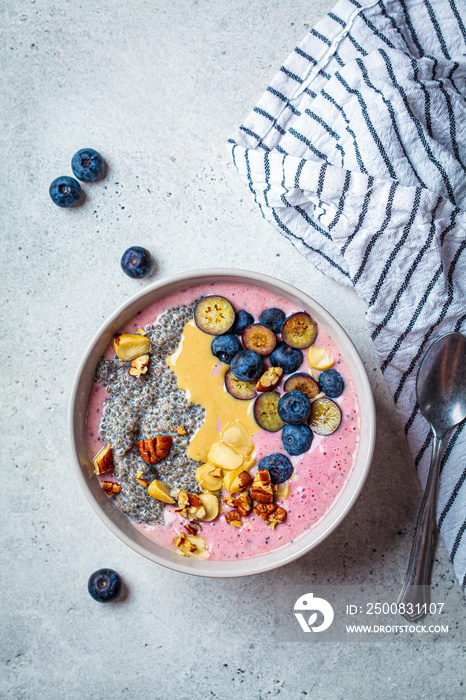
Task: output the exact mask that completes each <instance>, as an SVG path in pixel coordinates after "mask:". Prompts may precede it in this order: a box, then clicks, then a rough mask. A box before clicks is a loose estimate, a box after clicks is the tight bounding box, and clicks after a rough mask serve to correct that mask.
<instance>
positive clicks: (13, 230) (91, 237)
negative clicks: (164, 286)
mask: <svg viewBox="0 0 466 700" xmlns="http://www.w3.org/2000/svg"><path fill="white" fill-rule="evenodd" d="M332 4H333V3H331V2H327V1H326V0H316V2H314V3H310V2H307V1H305V0H293V2H289V1H288V2H284V1H283V0H237V1H236V2H234V3H231V2H225V1H217V2H215V1H214V0H211V1H210V2H208V1H207V0H193V1H192V0H170V2H169V1H168V0H161V1H160V2H155V1H152V2H149V1H146V2H144V1H143V0H129V1H127V2H124V1H123V0H120V1H118V0H100V1H99V2H95V1H91V0H73V1H68V0H62V1H61V2H53V1H52V0H42V1H39V0H29V1H28V0H9V1H8V2H7V3H6V2H5V3H2V8H1V18H0V26H1V29H0V32H1V42H0V52H1V65H2V70H1V74H0V80H1V85H2V87H1V93H2V99H1V100H0V111H1V129H0V140H1V145H2V150H3V160H2V167H1V168H0V192H1V231H2V234H1V235H2V239H3V251H4V252H3V255H2V257H1V261H0V264H1V266H2V277H1V278H2V291H1V297H2V303H1V311H0V313H1V314H2V317H3V320H2V331H3V332H2V336H1V339H0V343H1V353H2V355H1V356H2V371H1V375H2V385H3V397H4V398H3V401H2V417H3V423H4V428H3V439H2V440H1V443H0V450H1V464H2V468H3V479H2V488H1V492H0V498H1V507H2V532H3V544H2V550H1V570H2V574H3V579H4V583H3V596H2V598H3V602H2V625H1V627H2V648H1V662H2V666H3V670H2V671H1V673H0V675H1V677H2V682H1V685H0V695H1V697H5V698H34V699H36V698H47V699H49V698H51V699H52V700H54V699H55V698H57V699H58V698H66V699H70V700H74V699H81V698H97V697H103V698H110V697H112V698H113V697H127V698H149V697H150V698H152V697H154V698H163V699H164V700H165V699H167V698H169V699H171V698H176V699H177V700H184V699H185V698H186V699H187V698H194V699H195V700H197V699H198V698H199V699H202V700H204V699H205V698H210V697H217V698H229V699H231V700H234V699H235V698H254V699H256V698H268V697H281V698H300V697H305V696H306V695H307V696H310V697H314V698H319V700H326V699H327V698H329V699H332V700H334V699H336V698H345V700H346V699H347V698H358V699H360V698H363V699H364V698H373V697H376V698H407V697H409V698H460V697H464V687H463V680H462V678H463V677H464V641H465V640H464V638H461V636H460V635H456V636H455V635H453V636H452V637H451V638H450V640H449V641H445V640H441V639H438V640H436V641H432V640H431V641H428V642H422V643H421V642H417V641H416V642H415V641H406V640H405V641H403V640H398V641H393V642H388V643H378V642H377V643H372V644H365V643H362V644H357V643H341V644H337V643H331V644H325V643H316V644H314V645H312V646H309V645H307V644H299V643H294V644H293V643H288V644H285V643H280V642H277V641H275V640H274V637H273V609H274V608H273V602H274V591H275V586H276V584H277V583H279V584H283V583H284V582H290V583H302V582H303V581H309V582H312V581H320V582H326V581H328V582H332V583H338V582H346V583H354V582H371V581H374V582H380V581H382V582H384V581H387V582H395V584H396V583H397V582H400V583H401V580H402V577H403V573H404V569H405V565H406V561H407V556H408V552H409V546H410V536H411V533H412V530H413V526H414V522H415V516H416V512H417V508H418V506H419V501H420V489H419V485H418V482H417V477H416V475H415V472H414V467H413V465H412V462H411V459H410V457H409V454H408V451H407V446H406V443H405V440H404V436H403V434H402V432H401V430H400V428H399V426H398V424H397V421H396V417H395V415H394V410H393V406H392V402H391V398H390V396H389V395H388V392H387V390H386V387H385V384H384V381H383V379H382V377H381V375H380V372H379V370H378V368H377V366H376V363H375V357H374V353H373V350H372V346H371V342H370V339H369V335H368V333H367V331H366V328H365V325H364V309H363V307H362V304H361V303H360V302H359V300H358V299H357V298H356V297H355V296H354V295H353V294H352V293H351V292H349V291H347V290H343V289H342V288H341V287H339V286H338V285H337V284H335V283H334V282H332V281H329V280H326V279H325V278H324V277H323V276H322V275H321V274H320V273H318V272H317V271H316V270H315V269H314V268H313V267H312V266H311V265H309V263H308V262H307V261H306V260H304V259H303V258H302V257H300V255H299V254H298V253H297V252H296V251H295V250H294V248H293V247H292V246H291V244H290V243H289V242H287V241H286V240H285V239H283V238H281V237H280V235H279V234H278V233H277V232H276V231H275V230H274V229H272V228H271V227H270V226H269V224H267V223H266V222H264V221H263V220H262V219H261V216H260V213H259V212H258V210H257V209H256V208H255V206H254V204H253V202H252V201H251V199H250V197H249V194H248V191H247V190H246V188H245V187H244V185H243V184H242V182H241V181H240V179H239V177H238V176H237V174H236V172H235V170H234V168H233V166H232V164H231V163H230V161H229V158H228V154H227V151H226V148H225V142H226V140H227V138H228V137H229V136H230V135H231V134H232V133H233V131H234V130H235V128H236V126H237V125H238V124H239V123H240V122H241V121H242V119H243V117H244V116H245V115H246V113H247V112H248V111H249V110H250V109H251V108H252V107H253V105H254V103H255V100H256V99H257V98H258V96H259V95H260V93H261V92H262V90H263V89H264V88H265V86H266V85H267V84H268V81H269V80H270V78H271V77H272V76H273V74H274V73H275V71H276V70H277V69H278V68H279V67H280V65H281V62H282V61H283V60H284V58H285V57H286V55H287V53H288V52H289V51H290V50H291V49H292V48H293V47H294V46H295V45H296V43H297V42H298V41H299V40H300V39H301V37H302V36H303V34H304V33H305V32H306V31H307V29H308V28H309V27H310V26H312V24H313V23H314V22H315V21H317V20H318V19H319V18H320V17H321V16H322V14H324V12H326V11H328V10H329V9H330V8H331V5H332ZM85 146H91V147H93V148H96V149H97V150H98V151H100V152H101V153H102V154H103V155H104V157H105V159H106V161H107V163H108V174H107V177H106V179H104V180H103V181H102V182H99V183H96V184H93V185H88V186H85V190H86V201H85V203H84V205H83V206H80V207H79V208H76V209H73V210H61V209H59V208H58V207H56V206H54V205H53V203H52V202H51V200H50V199H49V196H48V186H49V184H50V182H51V181H52V180H53V179H54V178H55V177H57V176H58V175H64V174H71V171H70V160H71V156H72V155H73V153H74V152H75V151H76V150H78V149H79V148H82V147H85ZM134 244H139V245H144V246H146V247H148V248H149V249H150V250H151V252H152V253H153V255H154V257H155V259H156V260H157V271H156V278H157V279H160V278H162V277H163V276H165V275H168V274H171V273H175V272H179V271H181V270H188V269H195V268H199V267H209V266H211V267H214V266H215V267H228V266H234V267H240V268H245V269H251V270H259V271H263V272H266V273H268V274H271V275H275V276H277V277H279V278H282V279H286V280H287V281H289V282H291V283H292V284H294V285H296V286H297V287H300V288H301V289H303V290H304V291H306V292H307V293H309V294H310V295H311V296H314V297H315V298H316V299H317V300H318V301H319V302H320V303H321V304H323V305H325V306H326V307H327V309H328V310H329V311H330V312H331V313H332V314H333V315H334V316H335V317H336V318H337V319H338V320H339V321H340V323H342V325H343V326H344V327H345V329H346V330H347V331H348V333H349V335H350V336H351V338H352V339H353V341H354V342H355V344H356V346H357V347H358V349H359V351H360V353H361V355H362V357H363V359H364V362H365V365H366V367H367V369H368V373H369V375H370V378H371V381H372V385H373V389H374V393H375V398H376V403H377V412H378V421H379V423H378V439H377V448H376V455H375V459H374V464H373V468H372V471H371V473H370V475H369V478H368V481H367V483H366V486H365V488H364V491H363V493H362V495H361V496H360V498H359V500H358V502H357V504H356V506H355V507H354V509H353V510H352V512H351V513H350V515H349V516H348V517H347V519H346V520H345V521H344V523H343V524H342V525H341V526H340V528H339V529H338V530H337V531H336V532H335V533H334V534H333V535H332V536H331V537H330V538H329V539H328V540H326V542H325V543H324V544H322V545H321V546H320V547H318V548H317V549H316V550H314V551H313V552H311V553H310V554H308V555H307V556H306V557H304V558H302V559H301V560H299V561H297V562H295V563H294V564H291V565H289V566H287V567H285V568H283V569H281V570H279V571H276V572H271V573H267V574H263V575H260V576H256V577H251V578H248V579H245V580H222V581H215V580H207V579H206V580H201V579H195V578H191V577H187V576H184V575H181V574H177V573H175V572H172V571H169V570H165V569H163V568H161V567H158V566H157V565H155V564H153V563H151V562H149V561H146V560H145V559H143V558H142V557H140V556H139V555H137V554H135V553H133V552H132V551H131V550H129V549H128V548H127V547H126V546H125V545H123V544H122V543H121V542H120V541H119V540H118V539H116V538H115V537H114V536H113V535H112V534H111V533H110V532H109V531H107V529H106V528H105V526H104V525H103V524H102V523H101V522H100V520H99V519H98V518H97V516H96V515H94V513H93V512H92V510H91V508H90V507H89V505H88V504H87V502H86V500H85V498H84V496H83V495H82V493H81V492H80V490H79V488H78V485H77V482H76V480H75V477H74V474H73V472H72V468H71V462H70V457H69V454H68V445H67V436H66V409H67V401H68V396H69V392H70V387H71V383H72V378H73V374H74V372H75V369H76V367H77V365H78V362H79V359H80V357H81V355H82V353H83V351H84V350H85V348H86V346H87V344H88V342H89V341H90V339H91V338H92V336H93V335H94V333H95V332H96V330H97V329H98V327H99V326H100V325H101V323H102V321H103V320H104V319H105V317H106V316H107V315H108V314H109V313H110V312H112V311H113V310H114V309H115V308H116V307H117V306H118V305H119V304H120V303H122V302H123V301H124V300H125V299H126V298H127V297H128V296H130V295H132V294H133V293H135V292H137V291H138V290H139V289H141V288H143V287H144V286H145V285H146V284H147V283H148V282H147V281H142V282H135V281H132V280H130V279H129V278H127V277H126V276H125V275H123V273H122V272H121V270H120V267H119V260H120V257H121V254H122V252H123V251H124V250H125V249H126V248H127V247H128V246H129V245H134ZM102 566H111V567H113V568H115V569H117V570H118V571H120V572H121V573H122V575H123V576H124V578H125V581H126V582H127V585H128V588H129V592H128V595H127V597H126V599H125V600H124V601H122V602H121V603H119V604H115V605H112V606H102V605H99V604H97V603H95V602H94V601H93V600H92V599H91V598H90V597H89V596H88V594H87V590H86V584H87V579H88V576H89V574H90V573H91V572H92V571H94V570H95V569H97V568H100V567H102ZM433 580H434V582H435V584H436V585H440V584H441V585H444V586H446V587H448V588H450V589H451V590H452V591H453V594H452V597H453V602H452V603H451V606H453V607H452V610H451V611H450V613H449V619H450V620H452V619H460V618H464V602H463V601H462V599H461V596H460V594H459V587H458V586H457V584H456V582H455V579H454V575H453V571H452V567H451V565H450V563H449V561H448V556H447V554H446V551H445V549H444V547H443V546H442V545H440V546H439V548H438V551H437V557H436V561H435V567H434V574H433ZM293 602H294V601H290V606H292V604H293Z"/></svg>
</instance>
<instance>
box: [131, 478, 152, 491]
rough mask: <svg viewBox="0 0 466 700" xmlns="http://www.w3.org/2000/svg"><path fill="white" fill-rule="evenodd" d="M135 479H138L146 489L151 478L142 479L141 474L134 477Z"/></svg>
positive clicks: (140, 484)
mask: <svg viewBox="0 0 466 700" xmlns="http://www.w3.org/2000/svg"><path fill="white" fill-rule="evenodd" d="M134 481H136V482H137V483H138V484H139V486H142V487H143V488H144V489H146V488H147V487H148V486H149V479H141V478H140V477H139V476H136V477H135V478H134Z"/></svg>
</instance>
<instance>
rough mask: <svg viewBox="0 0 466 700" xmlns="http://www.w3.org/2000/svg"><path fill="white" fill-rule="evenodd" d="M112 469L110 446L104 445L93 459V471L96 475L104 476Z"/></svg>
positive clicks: (113, 466)
mask: <svg viewBox="0 0 466 700" xmlns="http://www.w3.org/2000/svg"><path fill="white" fill-rule="evenodd" d="M114 468H115V465H114V464H113V450H112V448H111V447H110V445H105V447H102V449H101V450H100V452H98V453H97V454H96V456H95V457H94V471H95V473H96V474H104V473H105V472H110V471H112V469H114Z"/></svg>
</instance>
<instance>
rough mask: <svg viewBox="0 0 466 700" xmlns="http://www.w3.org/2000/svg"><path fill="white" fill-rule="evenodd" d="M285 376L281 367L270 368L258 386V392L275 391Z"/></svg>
mask: <svg viewBox="0 0 466 700" xmlns="http://www.w3.org/2000/svg"><path fill="white" fill-rule="evenodd" d="M282 374H283V369H282V368H281V367H269V368H268V369H267V370H266V371H265V372H264V374H263V375H262V376H261V377H260V379H259V381H258V382H257V384H256V391H269V390H270V389H275V387H276V386H277V384H278V382H279V381H280V378H281V376H282Z"/></svg>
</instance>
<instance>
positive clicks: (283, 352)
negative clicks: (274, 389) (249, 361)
mask: <svg viewBox="0 0 466 700" xmlns="http://www.w3.org/2000/svg"><path fill="white" fill-rule="evenodd" d="M303 359H304V358H303V353H302V352H301V350H298V349H297V348H290V346H289V345H287V344H286V343H284V342H283V341H281V342H280V343H278V345H277V347H276V348H275V350H274V351H273V353H272V354H271V355H270V362H271V364H272V367H281V368H282V369H283V371H284V372H285V374H291V373H292V372H296V370H297V369H299V367H301V365H302V362H303Z"/></svg>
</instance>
